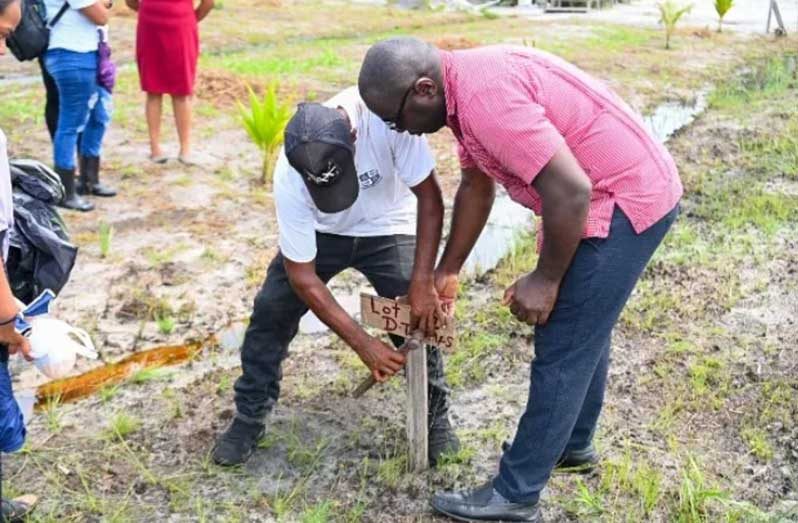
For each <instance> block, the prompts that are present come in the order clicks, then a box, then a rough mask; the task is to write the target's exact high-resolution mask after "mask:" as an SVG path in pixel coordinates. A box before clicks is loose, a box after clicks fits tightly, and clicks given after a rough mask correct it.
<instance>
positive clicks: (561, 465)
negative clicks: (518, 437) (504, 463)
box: [502, 441, 599, 474]
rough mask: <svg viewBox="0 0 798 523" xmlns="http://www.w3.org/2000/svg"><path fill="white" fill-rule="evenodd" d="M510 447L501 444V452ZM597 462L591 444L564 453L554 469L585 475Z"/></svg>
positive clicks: (596, 456)
mask: <svg viewBox="0 0 798 523" xmlns="http://www.w3.org/2000/svg"><path fill="white" fill-rule="evenodd" d="M510 445H512V443H510V442H509V441H505V442H504V443H502V452H507V451H508V450H510ZM598 462H599V455H598V452H596V449H595V448H594V447H593V444H592V443H591V444H590V445H588V446H587V447H586V448H584V449H580V450H567V451H565V452H564V453H563V455H562V456H560V459H559V460H557V464H556V465H555V466H554V469H555V470H558V471H561V472H573V473H576V474H587V473H588V472H593V470H594V469H595V468H596V465H597V464H598Z"/></svg>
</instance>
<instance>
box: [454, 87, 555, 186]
mask: <svg viewBox="0 0 798 523" xmlns="http://www.w3.org/2000/svg"><path fill="white" fill-rule="evenodd" d="M468 106H469V107H468V120H467V128H465V126H464V129H463V134H464V135H466V134H467V135H468V137H467V138H468V139H470V140H473V141H475V142H477V143H479V145H480V146H481V147H482V148H483V149H484V150H485V152H486V153H488V154H489V155H490V156H492V157H493V159H494V160H495V161H496V162H497V163H498V164H499V165H501V166H503V167H504V168H505V169H507V171H509V172H510V173H512V174H513V175H515V176H516V177H517V178H519V179H521V180H522V181H523V182H524V183H525V184H527V185H529V184H530V183H532V181H533V180H534V179H535V177H536V176H537V175H538V174H539V173H540V171H541V170H542V169H543V168H544V167H545V166H546V164H548V163H549V161H550V160H551V159H552V157H553V156H554V154H555V153H557V151H559V150H560V149H561V148H562V146H563V145H564V144H565V138H563V136H562V135H561V134H560V132H559V131H558V130H557V128H555V127H554V124H552V123H551V121H550V120H549V119H548V117H547V116H546V110H545V108H544V107H543V106H542V105H540V104H538V103H536V102H535V101H534V100H531V99H530V97H529V94H528V92H527V90H526V89H525V88H524V86H523V85H520V82H519V81H518V80H515V79H512V78H510V79H506V80H504V81H501V82H497V83H496V84H494V87H493V88H492V89H490V90H487V89H485V90H483V91H482V92H480V93H478V94H476V95H475V96H473V97H472V98H471V101H470V103H469V104H468Z"/></svg>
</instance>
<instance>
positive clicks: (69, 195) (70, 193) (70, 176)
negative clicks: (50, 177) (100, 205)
mask: <svg viewBox="0 0 798 523" xmlns="http://www.w3.org/2000/svg"><path fill="white" fill-rule="evenodd" d="M55 172H56V173H58V177H59V178H61V183H62V184H64V199H63V200H61V203H59V204H58V206H59V207H63V208H64V209H72V210H73V211H81V212H87V211H91V210H93V209H94V205H92V204H91V203H90V202H87V201H86V200H84V199H83V198H81V197H80V196H78V195H77V193H76V192H75V169H62V168H60V167H56V168H55Z"/></svg>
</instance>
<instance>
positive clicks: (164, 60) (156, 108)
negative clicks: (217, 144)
mask: <svg viewBox="0 0 798 523" xmlns="http://www.w3.org/2000/svg"><path fill="white" fill-rule="evenodd" d="M125 2H126V3H127V5H128V7H130V8H131V9H133V10H134V11H137V12H138V14H139V19H138V27H137V31H136V61H137V62H138V66H139V78H140V80H141V90H142V91H144V92H145V93H147V103H146V114H147V127H148V128H149V130H150V159H151V160H152V161H154V162H156V163H165V162H166V160H167V158H166V156H164V154H163V151H162V150H161V107H162V104H163V95H165V94H168V95H171V97H172V108H173V109H174V113H175V122H176V124H177V135H178V137H179V138H180V154H179V155H178V157H177V158H178V160H180V161H181V162H182V163H185V164H192V163H193V161H192V160H191V97H192V95H193V94H194V81H195V79H196V77H197V56H198V55H199V31H198V29H197V23H198V22H200V21H202V19H203V18H205V17H206V16H207V15H208V13H209V12H210V11H211V9H213V4H214V0H199V5H197V6H196V7H195V6H194V2H195V0H125Z"/></svg>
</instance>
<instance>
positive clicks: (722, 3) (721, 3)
mask: <svg viewBox="0 0 798 523" xmlns="http://www.w3.org/2000/svg"><path fill="white" fill-rule="evenodd" d="M732 7H734V0H715V12H716V13H718V32H719V33H721V32H723V17H724V16H726V13H728V12H729V9H731V8H732Z"/></svg>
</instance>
